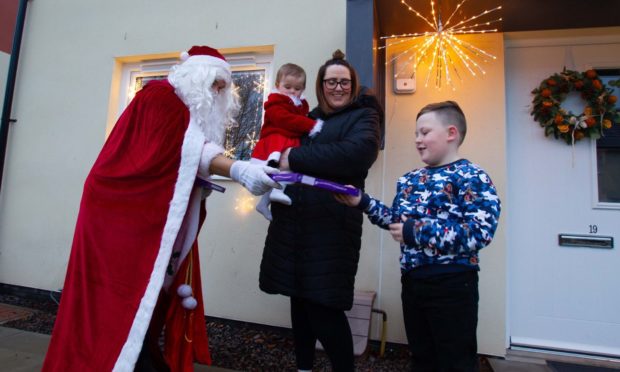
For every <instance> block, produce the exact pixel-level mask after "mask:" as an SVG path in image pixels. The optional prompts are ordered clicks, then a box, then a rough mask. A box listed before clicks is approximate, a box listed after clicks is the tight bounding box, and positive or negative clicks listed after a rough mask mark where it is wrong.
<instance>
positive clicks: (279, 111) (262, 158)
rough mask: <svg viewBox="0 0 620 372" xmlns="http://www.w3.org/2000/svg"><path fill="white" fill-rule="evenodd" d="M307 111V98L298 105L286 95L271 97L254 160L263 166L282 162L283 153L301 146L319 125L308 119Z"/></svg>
mask: <svg viewBox="0 0 620 372" xmlns="http://www.w3.org/2000/svg"><path fill="white" fill-rule="evenodd" d="M308 111H309V109H308V102H307V101H306V100H305V99H302V100H301V102H300V104H299V105H296V104H295V103H294V102H293V100H292V99H291V97H289V96H287V95H285V94H281V93H271V94H269V97H267V102H265V119H264V121H263V126H262V128H261V131H260V137H259V141H258V142H257V143H256V146H255V147H254V150H253V151H252V159H253V160H259V162H261V163H266V162H268V161H269V160H275V161H279V160H280V154H281V152H282V151H284V150H285V149H287V148H289V147H297V146H299V143H300V140H299V139H300V137H301V136H303V135H305V134H308V133H310V132H311V131H312V129H313V128H314V127H315V124H316V123H317V122H316V120H313V119H310V118H308V117H307V115H308Z"/></svg>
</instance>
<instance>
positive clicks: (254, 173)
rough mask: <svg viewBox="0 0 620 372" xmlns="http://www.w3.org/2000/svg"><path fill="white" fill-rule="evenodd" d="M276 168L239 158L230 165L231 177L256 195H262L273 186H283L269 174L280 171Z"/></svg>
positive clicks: (278, 187)
mask: <svg viewBox="0 0 620 372" xmlns="http://www.w3.org/2000/svg"><path fill="white" fill-rule="evenodd" d="M279 172H280V171H279V170H278V169H276V168H272V167H268V166H266V165H260V164H250V162H248V161H242V160H237V161H236V162H234V163H233V164H232V165H231V167H230V178H232V179H233V181H236V182H239V183H240V184H241V185H243V187H245V188H246V189H248V191H249V192H251V193H252V194H254V195H262V194H264V193H266V192H267V191H269V190H270V189H272V188H276V189H280V188H282V186H280V184H278V183H277V182H276V181H274V180H272V179H271V177H269V176H268V175H269V174H274V173H279Z"/></svg>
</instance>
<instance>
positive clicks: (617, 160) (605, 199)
mask: <svg viewBox="0 0 620 372" xmlns="http://www.w3.org/2000/svg"><path fill="white" fill-rule="evenodd" d="M597 71H598V73H599V76H600V77H601V81H602V82H603V83H604V84H605V85H607V86H608V87H609V88H611V89H613V90H614V93H613V94H614V95H615V96H620V89H619V88H618V87H614V86H610V85H609V82H610V81H615V80H619V79H620V69H597ZM596 185H597V187H596V192H597V198H596V201H597V207H600V208H614V209H615V208H620V126H618V125H614V126H612V127H611V129H607V130H604V131H603V136H602V137H601V138H600V139H598V140H597V141H596Z"/></svg>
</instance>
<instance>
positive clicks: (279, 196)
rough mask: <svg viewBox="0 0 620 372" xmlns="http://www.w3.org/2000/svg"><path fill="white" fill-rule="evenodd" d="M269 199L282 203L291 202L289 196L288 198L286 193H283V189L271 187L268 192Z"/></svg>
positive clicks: (288, 203) (289, 203) (287, 203)
mask: <svg viewBox="0 0 620 372" xmlns="http://www.w3.org/2000/svg"><path fill="white" fill-rule="evenodd" d="M269 200H271V201H272V202H275V203H281V204H284V205H291V204H293V202H292V200H291V198H289V197H288V195H286V194H285V193H284V189H272V190H271V193H270V194H269Z"/></svg>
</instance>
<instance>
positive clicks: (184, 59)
mask: <svg viewBox="0 0 620 372" xmlns="http://www.w3.org/2000/svg"><path fill="white" fill-rule="evenodd" d="M179 58H180V59H181V61H183V62H185V61H187V59H188V58H189V53H187V51H183V52H181V55H180V56H179Z"/></svg>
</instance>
